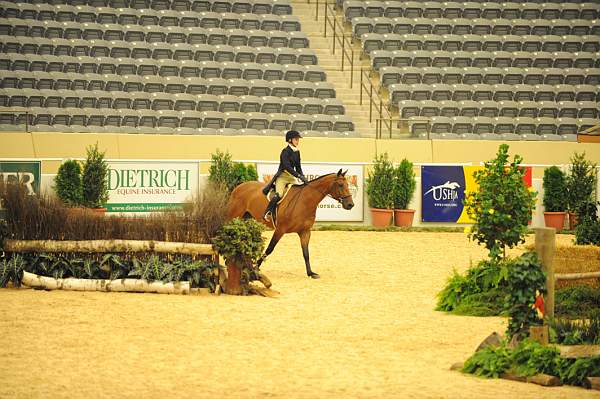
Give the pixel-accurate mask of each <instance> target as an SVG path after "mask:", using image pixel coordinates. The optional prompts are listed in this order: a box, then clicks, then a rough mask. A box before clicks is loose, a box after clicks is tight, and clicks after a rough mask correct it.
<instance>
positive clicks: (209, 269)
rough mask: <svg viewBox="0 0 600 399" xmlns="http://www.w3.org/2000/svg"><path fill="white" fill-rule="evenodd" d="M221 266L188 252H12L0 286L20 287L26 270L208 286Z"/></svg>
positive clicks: (2, 264) (2, 265) (3, 263)
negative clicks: (167, 253) (10, 284)
mask: <svg viewBox="0 0 600 399" xmlns="http://www.w3.org/2000/svg"><path fill="white" fill-rule="evenodd" d="M219 267H220V266H219V265H218V264H215V263H214V262H212V261H210V260H206V259H201V258H199V259H195V258H193V257H191V256H189V255H163V254H142V253H140V254H132V253H118V254H116V253H109V254H89V253H87V254H80V253H58V254H57V253H26V254H11V255H10V256H8V257H6V258H4V259H2V260H0V287H6V285H7V284H8V283H9V282H11V283H12V284H13V286H15V287H19V286H20V285H21V280H22V278H23V271H27V272H29V273H34V274H37V275H38V276H45V277H53V278H69V277H73V278H83V279H107V280H116V279H121V278H138V279H145V280H148V281H150V282H152V281H162V282H178V281H189V282H190V285H191V287H192V288H209V289H210V291H211V292H214V291H215V287H216V286H217V284H218V283H219V276H218V273H216V272H215V271H216V270H218V268H219Z"/></svg>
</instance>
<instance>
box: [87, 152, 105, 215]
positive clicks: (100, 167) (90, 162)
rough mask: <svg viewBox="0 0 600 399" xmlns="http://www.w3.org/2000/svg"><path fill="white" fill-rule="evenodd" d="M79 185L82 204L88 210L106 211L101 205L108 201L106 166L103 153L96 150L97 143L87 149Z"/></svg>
mask: <svg viewBox="0 0 600 399" xmlns="http://www.w3.org/2000/svg"><path fill="white" fill-rule="evenodd" d="M81 184H82V186H83V204H84V205H85V206H87V207H88V208H94V209H96V210H99V211H106V208H103V205H104V204H105V203H106V201H107V200H108V164H107V163H106V161H105V160H104V153H103V152H100V151H99V150H98V143H96V144H95V145H94V146H89V147H88V148H87V159H86V160H85V163H84V164H83V175H82V178H81Z"/></svg>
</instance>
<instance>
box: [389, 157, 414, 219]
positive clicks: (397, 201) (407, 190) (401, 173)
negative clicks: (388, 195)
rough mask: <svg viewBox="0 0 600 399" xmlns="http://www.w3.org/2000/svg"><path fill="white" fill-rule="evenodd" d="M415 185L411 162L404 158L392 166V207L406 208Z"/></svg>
mask: <svg viewBox="0 0 600 399" xmlns="http://www.w3.org/2000/svg"><path fill="white" fill-rule="evenodd" d="M416 187H417V181H416V179H415V172H414V171H413V164H412V162H410V161H409V160H407V159H406V158H404V159H403V160H402V162H400V164H399V165H398V166H397V167H396V168H394V208H396V209H407V208H408V204H409V203H410V200H411V199H412V196H413V194H414V192H415V188H416Z"/></svg>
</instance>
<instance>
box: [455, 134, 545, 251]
mask: <svg viewBox="0 0 600 399" xmlns="http://www.w3.org/2000/svg"><path fill="white" fill-rule="evenodd" d="M522 161H523V158H522V157H521V156H519V155H515V156H514V158H513V161H512V162H509V158H508V145H506V144H502V145H500V147H499V149H498V153H497V154H496V158H495V159H492V160H491V161H488V162H485V165H484V168H483V169H482V170H479V171H476V172H475V173H474V178H475V181H476V182H477V184H478V185H479V190H478V191H476V192H468V193H466V196H465V200H464V205H465V207H466V208H467V214H468V215H469V216H470V217H471V218H472V219H473V220H474V221H475V223H474V224H473V226H472V228H471V232H470V233H469V237H472V238H474V239H475V240H477V242H478V243H479V244H484V245H485V247H486V248H487V249H488V250H489V251H490V252H489V256H490V258H492V259H499V258H501V257H505V256H506V253H505V251H506V247H509V248H512V247H514V246H516V245H517V244H519V243H522V242H524V240H525V238H524V237H525V235H526V234H527V225H528V222H529V220H530V218H531V212H532V211H533V208H534V207H535V197H536V193H534V192H533V191H531V190H530V189H529V188H528V187H527V186H526V185H525V183H524V181H523V176H524V174H525V169H524V168H522V167H520V166H519V164H520V163H521V162H522ZM507 165H508V166H507Z"/></svg>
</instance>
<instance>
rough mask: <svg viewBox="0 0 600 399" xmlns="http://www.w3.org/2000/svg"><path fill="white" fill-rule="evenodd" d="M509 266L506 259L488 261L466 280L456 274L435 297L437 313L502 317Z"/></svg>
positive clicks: (482, 262)
mask: <svg viewBox="0 0 600 399" xmlns="http://www.w3.org/2000/svg"><path fill="white" fill-rule="evenodd" d="M509 264H510V261H509V260H508V259H505V260H502V261H496V260H492V259H487V260H482V261H480V262H479V263H478V264H477V266H475V267H471V268H469V269H468V270H467V272H466V274H465V276H461V275H460V274H458V273H456V271H455V272H454V274H453V275H452V277H450V279H448V282H447V283H446V286H445V287H444V289H442V291H440V292H439V293H438V303H437V307H436V310H442V311H446V312H452V313H455V314H462V315H468V316H497V315H499V314H502V311H503V306H504V298H505V296H506V289H505V287H506V277H507V275H508V266H509Z"/></svg>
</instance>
